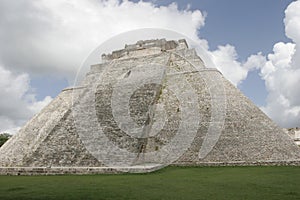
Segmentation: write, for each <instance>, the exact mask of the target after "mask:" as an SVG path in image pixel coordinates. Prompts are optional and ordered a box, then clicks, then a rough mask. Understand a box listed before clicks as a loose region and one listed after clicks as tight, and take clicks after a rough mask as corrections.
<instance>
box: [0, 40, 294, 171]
mask: <svg viewBox="0 0 300 200" xmlns="http://www.w3.org/2000/svg"><path fill="white" fill-rule="evenodd" d="M102 58H103V59H104V61H105V62H104V63H101V64H96V65H93V66H91V70H90V72H89V73H88V74H87V75H86V77H85V80H84V81H83V82H82V85H81V86H79V87H78V88H75V89H66V90H64V91H62V93H61V94H59V95H58V97H56V98H55V99H54V100H53V101H52V102H51V103H50V104H49V105H48V106H47V107H46V108H44V109H43V110H42V111H41V112H40V113H39V114H37V115H36V116H35V117H34V118H33V119H31V120H30V121H29V122H28V123H27V124H26V125H25V126H24V127H23V128H22V129H21V130H20V131H19V133H17V134H16V135H15V136H13V137H12V138H11V139H10V140H9V141H8V142H7V143H6V144H5V145H3V146H2V147H1V149H0V167H13V168H14V167H23V168H24V167H25V168H24V170H25V171H26V170H27V171H29V173H31V172H37V171H39V170H35V169H39V168H42V169H41V170H40V171H43V173H46V171H47V170H46V169H47V168H51V167H52V168H55V169H56V170H50V171H49V173H54V172H56V171H57V172H58V173H68V172H70V171H68V170H71V172H72V170H73V171H74V173H84V170H85V169H86V170H91V169H92V168H93V167H96V168H97V169H94V171H93V170H91V171H93V173H94V172H95V173H96V172H99V173H101V172H104V173H105V172H107V171H108V170H109V169H114V170H115V169H116V167H120V168H122V169H127V167H130V166H137V165H140V166H141V165H145V164H147V163H148V164H150V165H153V166H156V165H158V166H165V165H168V164H174V165H218V164H219V165H247V164H248V165H255V164H257V165H264V164H268V163H269V164H272V165H273V164H274V165H277V164H279V165H280V164H282V165H285V164H292V165H297V164H299V160H300V150H299V147H298V146H297V145H295V144H294V143H293V141H292V140H291V138H289V137H288V135H287V134H284V133H283V131H282V129H280V128H279V127H278V126H277V125H276V124H274V123H273V122H272V121H271V120H270V119H269V118H268V117H267V116H266V115H265V114H264V113H263V112H262V111H261V110H260V109H259V108H257V107H256V106H255V105H254V104H253V103H252V102H251V101H250V100H249V99H248V98H246V97H245V96H244V95H243V94H242V93H241V92H240V91H239V90H238V89H237V88H235V87H234V86H233V85H232V84H231V83H230V82H229V81H227V80H226V79H225V78H224V77H223V76H222V74H221V73H220V72H218V71H217V70H215V69H208V68H205V66H204V63H203V61H202V60H201V59H200V57H199V56H198V55H197V54H196V52H195V50H193V49H188V46H187V44H186V42H185V41H184V40H180V41H179V42H178V41H166V40H150V41H139V42H137V43H136V44H133V45H127V46H126V47H125V48H124V49H123V50H118V51H114V52H113V53H112V54H109V55H103V56H102ZM72 99H73V101H72ZM72 103H73V104H72ZM151 163H152V164H151ZM26 167H29V168H26ZM101 167H107V168H101ZM13 168H5V169H3V170H2V172H3V173H4V174H5V173H9V172H11V173H12V174H13V173H15V172H18V169H17V168H16V169H13ZM23 168H22V169H23ZM137 168H138V167H137ZM20 169H21V168H20ZM82 170H83V171H82ZM2 172H1V170H0V173H2ZM87 173H88V172H87Z"/></svg>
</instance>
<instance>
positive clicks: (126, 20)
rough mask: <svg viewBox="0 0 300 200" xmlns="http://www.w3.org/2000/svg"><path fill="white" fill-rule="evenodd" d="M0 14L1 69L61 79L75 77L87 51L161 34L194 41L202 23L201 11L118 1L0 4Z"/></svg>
mask: <svg viewBox="0 0 300 200" xmlns="http://www.w3.org/2000/svg"><path fill="white" fill-rule="evenodd" d="M0 13H1V14H0V26H2V27H0V41H1V43H2V44H4V45H3V47H5V48H0V60H1V61H2V63H3V64H4V65H5V66H8V67H11V68H14V69H16V68H17V69H21V70H26V71H29V72H31V73H57V74H59V73H60V74H64V75H65V76H69V75H70V74H71V76H72V75H74V74H75V72H76V70H77V68H78V67H79V66H80V64H81V62H82V61H83V60H84V58H85V57H86V56H88V54H89V53H90V51H91V50H93V49H94V48H95V47H97V46H98V45H99V44H101V43H102V42H104V41H105V40H107V39H109V38H111V37H112V36H114V35H117V34H119V33H122V32H126V31H130V30H133V29H140V28H163V29H169V30H173V31H177V32H180V33H182V34H185V35H187V36H188V37H190V38H192V39H194V40H197V39H198V37H197V31H198V29H199V28H200V27H201V26H203V25H204V20H205V17H204V16H203V14H202V13H201V12H200V11H199V10H195V11H190V10H178V8H177V5H176V4H175V3H172V4H170V5H169V6H161V7H157V6H155V5H154V4H153V3H150V2H138V3H133V2H130V1H123V2H119V1H117V0H108V1H99V0H72V1H69V0H51V1H48V0H35V1H26V0H21V1H18V3H17V2H15V1H1V2H0ZM1 16H2V17H1Z"/></svg>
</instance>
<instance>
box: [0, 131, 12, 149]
mask: <svg viewBox="0 0 300 200" xmlns="http://www.w3.org/2000/svg"><path fill="white" fill-rule="evenodd" d="M11 136H12V135H10V134H9V133H1V134H0V147H1V146H2V145H3V144H4V143H5V142H6V141H7V140H8V139H9V138H11Z"/></svg>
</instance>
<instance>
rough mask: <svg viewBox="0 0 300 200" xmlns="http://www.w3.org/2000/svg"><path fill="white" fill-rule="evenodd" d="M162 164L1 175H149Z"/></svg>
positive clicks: (3, 171)
mask: <svg viewBox="0 0 300 200" xmlns="http://www.w3.org/2000/svg"><path fill="white" fill-rule="evenodd" d="M163 167H164V166H163V165H160V164H147V165H137V166H129V167H0V175H63V174H76V175H84V174H120V173H148V172H153V171H156V170H159V169H161V168H163Z"/></svg>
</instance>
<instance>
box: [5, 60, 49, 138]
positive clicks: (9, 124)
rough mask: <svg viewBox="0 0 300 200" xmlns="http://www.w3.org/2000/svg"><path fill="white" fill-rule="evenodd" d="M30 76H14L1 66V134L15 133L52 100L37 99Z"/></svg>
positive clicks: (47, 98)
mask: <svg viewBox="0 0 300 200" xmlns="http://www.w3.org/2000/svg"><path fill="white" fill-rule="evenodd" d="M29 81H30V79H29V76H28V74H13V73H12V72H10V71H9V70H7V69H5V68H4V67H3V66H1V65H0V91H1V98H0V122H1V123H0V133H1V132H9V133H14V132H15V131H16V130H17V129H18V127H19V126H21V125H23V124H24V122H26V121H27V120H28V119H29V118H30V117H32V116H33V115H34V114H35V113H37V112H38V111H40V109H41V108H43V107H44V106H45V105H46V104H48V103H49V102H50V101H51V100H52V98H51V97H46V98H45V99H44V100H42V101H37V100H36V99H35V94H34V93H33V92H32V91H30V85H29Z"/></svg>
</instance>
